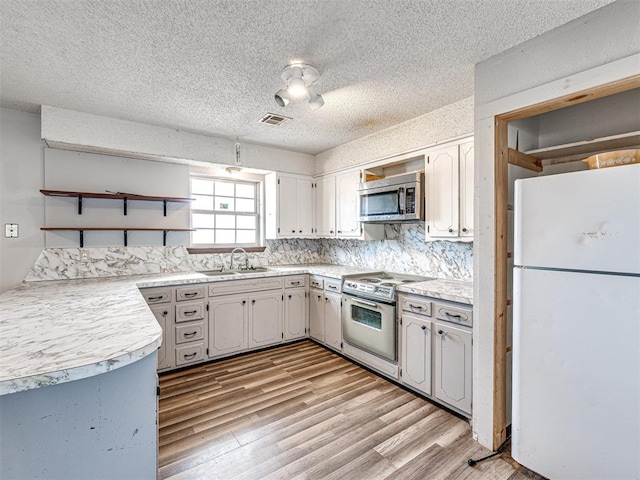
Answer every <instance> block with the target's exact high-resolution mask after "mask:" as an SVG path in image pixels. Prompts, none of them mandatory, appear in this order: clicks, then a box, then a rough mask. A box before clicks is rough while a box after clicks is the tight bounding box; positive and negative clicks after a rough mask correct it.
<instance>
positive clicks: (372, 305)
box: [351, 298, 378, 308]
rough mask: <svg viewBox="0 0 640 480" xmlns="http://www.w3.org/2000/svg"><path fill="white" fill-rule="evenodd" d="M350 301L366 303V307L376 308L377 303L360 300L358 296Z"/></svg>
mask: <svg viewBox="0 0 640 480" xmlns="http://www.w3.org/2000/svg"><path fill="white" fill-rule="evenodd" d="M351 301H352V302H353V303H359V304H361V305H367V306H368V307H373V308H378V304H377V303H373V302H367V301H366V300H360V299H359V298H352V299H351Z"/></svg>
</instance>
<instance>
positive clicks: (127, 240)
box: [124, 199, 129, 247]
mask: <svg viewBox="0 0 640 480" xmlns="http://www.w3.org/2000/svg"><path fill="white" fill-rule="evenodd" d="M126 201H127V200H126V199H125V202H126ZM125 205H126V203H125ZM125 215H126V213H125ZM127 233H128V232H127V231H126V230H124V246H125V247H128V246H129V245H128V243H129V239H128V235H127Z"/></svg>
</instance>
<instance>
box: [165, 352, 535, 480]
mask: <svg viewBox="0 0 640 480" xmlns="http://www.w3.org/2000/svg"><path fill="white" fill-rule="evenodd" d="M160 388H161V390H160V414H159V416H160V425H159V428H160V432H159V443H160V451H159V457H160V471H159V478H161V479H175V480H177V479H224V480H228V479H243V480H250V479H282V480H289V479H300V480H302V479H318V480H319V479H322V480H325V479H326V480H332V479H354V480H377V479H381V480H382V479H394V480H402V479H430V480H431V479H460V480H462V479H468V480H473V479H489V480H503V479H504V480H507V479H508V480H516V479H518V480H524V479H539V478H541V477H538V476H536V475H532V474H530V473H529V472H526V471H522V470H518V469H517V465H516V466H515V467H514V464H513V463H512V462H509V461H508V460H509V459H508V458H507V459H503V458H497V459H492V460H488V461H486V462H483V463H480V464H478V465H476V466H475V467H469V466H468V465H467V463H466V461H467V459H468V458H469V457H475V458H477V457H479V456H483V455H485V454H488V453H490V452H488V451H487V450H486V449H484V448H482V447H480V446H479V445H478V444H477V443H475V442H474V441H473V440H472V439H471V429H470V427H469V424H468V423H467V422H466V421H465V420H463V419H461V418H459V417H457V416H455V415H452V414H451V413H449V412H447V411H445V410H443V409H441V408H439V407H437V406H436V405H434V404H432V403H430V402H428V401H427V400H425V399H422V398H420V397H418V396H416V395H414V394H412V393H410V392H407V391H405V390H403V389H402V388H400V387H398V386H396V385H394V384H392V383H390V382H387V381H386V380H384V379H382V378H380V377H378V376H376V375H374V374H372V373H370V372H368V371H367V370H365V369H363V368H360V367H359V366H357V365H355V364H353V363H351V362H349V361H348V360H345V359H344V358H342V357H340V356H339V355H336V354H335V353H333V352H331V351H329V350H327V349H325V348H323V347H321V346H319V345H316V344H315V343H313V342H310V341H304V342H300V343H295V344H291V345H286V346H282V347H279V348H275V349H271V350H266V351H263V352H258V353H253V354H249V355H246V356H242V357H237V358H233V359H229V360H223V361H220V362H216V363H213V364H209V365H204V366H198V367H194V368H192V369H189V370H183V371H181V372H175V373H169V374H166V375H162V376H161V377H160Z"/></svg>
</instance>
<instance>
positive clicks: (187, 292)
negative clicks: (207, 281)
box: [176, 285, 205, 302]
mask: <svg viewBox="0 0 640 480" xmlns="http://www.w3.org/2000/svg"><path fill="white" fill-rule="evenodd" d="M204 289H205V287H204V285H202V286H200V287H181V288H176V302H183V301H185V300H195V299H196V298H204Z"/></svg>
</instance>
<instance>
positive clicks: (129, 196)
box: [40, 190, 193, 217]
mask: <svg viewBox="0 0 640 480" xmlns="http://www.w3.org/2000/svg"><path fill="white" fill-rule="evenodd" d="M40 193H42V194H43V195H47V196H49V197H76V198H77V199H78V215H82V199H83V198H105V199H110V200H122V201H123V204H124V214H125V215H126V214H127V201H128V200H141V201H146V202H162V203H163V206H164V216H165V217H166V216H167V203H168V202H175V203H187V202H191V201H192V200H193V198H185V197H161V196H151V195H138V194H135V193H124V192H114V193H109V192H104V193H100V192H74V191H67V190H40Z"/></svg>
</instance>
